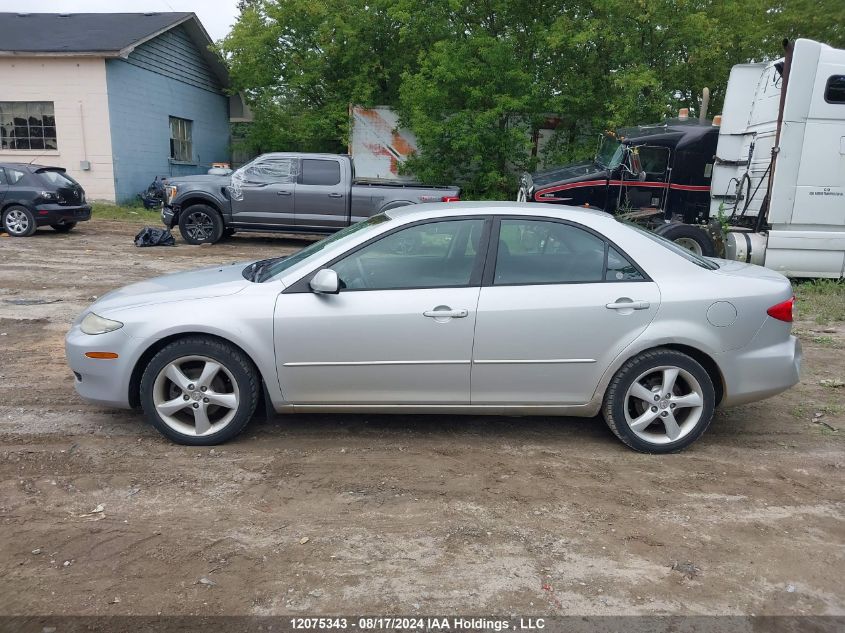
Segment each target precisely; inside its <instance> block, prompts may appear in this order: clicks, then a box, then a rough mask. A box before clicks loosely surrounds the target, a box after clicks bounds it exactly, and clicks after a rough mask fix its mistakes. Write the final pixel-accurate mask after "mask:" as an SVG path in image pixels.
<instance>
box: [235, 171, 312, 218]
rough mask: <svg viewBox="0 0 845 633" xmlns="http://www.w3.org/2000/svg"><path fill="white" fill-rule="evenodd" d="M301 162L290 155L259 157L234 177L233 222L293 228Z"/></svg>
mask: <svg viewBox="0 0 845 633" xmlns="http://www.w3.org/2000/svg"><path fill="white" fill-rule="evenodd" d="M298 168H299V161H298V159H296V158H293V157H290V156H282V157H280V156H266V157H260V158H257V159H256V160H254V161H253V162H251V163H250V164H248V165H245V166H244V167H242V168H241V169H239V170H238V171H236V172H235V173H234V174H233V175H232V184H231V185H230V187H229V194H230V197H231V200H232V223H233V224H235V225H237V224H252V225H256V224H257V225H266V226H269V227H275V226H293V224H294V223H295V215H294V213H295V212H294V194H295V191H296V176H297V171H298Z"/></svg>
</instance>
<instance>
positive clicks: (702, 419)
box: [602, 349, 716, 453]
mask: <svg viewBox="0 0 845 633" xmlns="http://www.w3.org/2000/svg"><path fill="white" fill-rule="evenodd" d="M667 372H668V373H667ZM672 375H674V376H676V378H675V379H674V380H671V382H672V385H673V388H672V390H671V392H670V393H671V396H670V398H669V399H666V398H665V395H666V392H665V391H664V390H663V387H664V386H665V385H666V380H667V378H669V379H671V378H672ZM636 385H639V386H636ZM638 393H639V394H640V395H639V396H638V395H637V394H638ZM641 396H642V397H641ZM655 396H656V397H657V400H654V398H655ZM673 405H674V406H673ZM715 408H716V392H715V390H714V389H713V381H712V380H711V379H710V376H709V375H708V373H707V371H705V369H704V368H703V367H702V366H701V365H700V364H698V362H696V361H695V360H694V359H692V358H690V357H689V356H687V355H686V354H683V353H681V352H677V351H675V350H669V349H655V350H650V351H647V352H642V353H641V354H638V355H637V356H635V357H634V358H632V359H630V360H629V361H628V362H626V363H625V364H624V365H622V367H621V368H620V369H619V371H617V372H616V375H615V376H614V377H613V379H612V380H611V381H610V384H609V385H608V388H607V392H606V393H605V397H604V404H603V406H602V414H603V415H604V419H605V422H607V425H608V426H609V427H610V430H611V431H613V433H614V434H615V435H616V437H618V438H619V439H620V440H622V442H624V443H625V444H626V445H628V446H630V447H631V448H633V449H634V450H636V451H640V452H642V453H674V452H677V451H680V450H682V449H684V448H686V447H687V446H689V445H690V444H692V443H693V442H694V441H695V440H696V439H698V438H699V437H700V436H701V435H702V434H703V433H704V432H705V431H706V430H707V427H709V426H710V422H711V421H712V419H713V412H714V410H715ZM671 422H674V423H675V424H674V425H673V426H672V425H670V423H671ZM673 436H674V437H673Z"/></svg>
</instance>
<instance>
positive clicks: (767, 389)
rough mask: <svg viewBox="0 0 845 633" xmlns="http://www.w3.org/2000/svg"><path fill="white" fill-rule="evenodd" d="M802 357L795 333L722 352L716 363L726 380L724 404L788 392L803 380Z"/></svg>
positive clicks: (799, 343)
mask: <svg viewBox="0 0 845 633" xmlns="http://www.w3.org/2000/svg"><path fill="white" fill-rule="evenodd" d="M758 336H759V334H758ZM756 338H757V337H755V339H756ZM801 358H802V351H801V341H799V340H798V339H797V338H795V337H794V336H790V337H789V338H788V339H787V340H785V341H780V342H777V343H772V344H770V345H764V346H759V347H758V346H754V345H753V341H752V345H749V346H747V347H745V348H742V349H739V350H735V351H732V352H728V353H725V354H720V355H719V356H718V357H717V358H716V362H717V363H718V364H719V367H720V368H721V370H722V375H723V377H724V379H725V393H724V397H723V398H722V406H727V407H731V406H735V405H739V404H746V403H748V402H754V401H756V400H763V399H765V398H769V397H771V396H774V395H777V394H779V393H781V392H782V391H786V390H787V389H789V388H790V387H792V386H793V385H795V384H797V383H798V381H799V380H800V375H799V374H800V371H801Z"/></svg>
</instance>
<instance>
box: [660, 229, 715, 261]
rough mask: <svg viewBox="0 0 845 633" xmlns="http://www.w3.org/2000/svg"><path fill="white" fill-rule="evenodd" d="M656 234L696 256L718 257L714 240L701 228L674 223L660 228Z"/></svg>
mask: <svg viewBox="0 0 845 633" xmlns="http://www.w3.org/2000/svg"><path fill="white" fill-rule="evenodd" d="M655 233H657V234H658V235H660V236H661V237H665V238H666V239H667V240H671V241H673V242H675V243H676V244H677V245H678V246H681V247H683V248H686V249H687V250H690V251H692V252H693V253H695V254H696V255H703V256H704V257H715V255H716V245H715V244H714V243H713V239H712V238H711V237H710V235H708V234H707V231H705V230H704V229H702V228H701V227H698V226H693V225H692V224H681V223H680V222H672V223H671V224H664V225H663V226H661V227H659V228H658V229H657V230H655Z"/></svg>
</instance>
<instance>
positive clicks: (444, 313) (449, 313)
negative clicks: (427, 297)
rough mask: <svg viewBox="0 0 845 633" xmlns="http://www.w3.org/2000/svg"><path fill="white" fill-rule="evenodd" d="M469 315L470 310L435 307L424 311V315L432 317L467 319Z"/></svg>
mask: <svg viewBox="0 0 845 633" xmlns="http://www.w3.org/2000/svg"><path fill="white" fill-rule="evenodd" d="M468 315H469V310H448V309H446V310H443V309H440V310H438V309H436V308H435V309H434V310H426V311H425V312H423V316H424V317H429V318H430V319H465V318H466V317H467V316H468Z"/></svg>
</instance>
